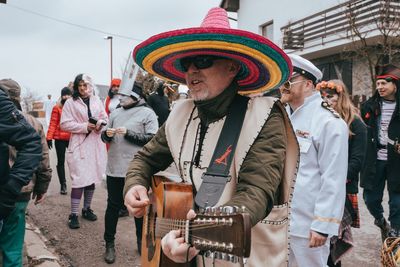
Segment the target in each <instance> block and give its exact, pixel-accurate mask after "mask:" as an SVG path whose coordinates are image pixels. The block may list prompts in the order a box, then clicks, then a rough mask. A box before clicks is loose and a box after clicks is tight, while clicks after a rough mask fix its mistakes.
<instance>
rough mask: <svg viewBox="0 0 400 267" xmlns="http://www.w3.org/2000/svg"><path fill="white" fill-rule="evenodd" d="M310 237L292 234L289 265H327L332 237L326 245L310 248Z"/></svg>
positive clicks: (303, 266) (317, 266)
mask: <svg viewBox="0 0 400 267" xmlns="http://www.w3.org/2000/svg"><path fill="white" fill-rule="evenodd" d="M308 243H309V239H308V238H303V237H297V236H290V252H289V267H325V266H326V264H327V262H328V256H329V244H330V238H328V239H327V240H326V243H325V245H323V246H320V247H317V248H310V247H308Z"/></svg>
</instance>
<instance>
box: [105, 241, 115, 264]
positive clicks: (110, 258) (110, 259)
mask: <svg viewBox="0 0 400 267" xmlns="http://www.w3.org/2000/svg"><path fill="white" fill-rule="evenodd" d="M104 261H105V262H107V263H108V264H111V263H114V262H115V246H114V242H106V253H105V254H104Z"/></svg>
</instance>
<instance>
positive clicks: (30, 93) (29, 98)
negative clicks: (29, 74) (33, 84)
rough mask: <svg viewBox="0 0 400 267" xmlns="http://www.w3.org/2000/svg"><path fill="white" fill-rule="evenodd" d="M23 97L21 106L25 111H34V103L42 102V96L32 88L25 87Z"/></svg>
mask: <svg viewBox="0 0 400 267" xmlns="http://www.w3.org/2000/svg"><path fill="white" fill-rule="evenodd" d="M22 92H23V93H22V96H21V106H22V108H23V110H24V111H26V112H29V111H32V110H33V102H35V101H39V100H41V96H40V95H39V94H38V93H37V92H35V90H33V89H32V88H30V87H24V88H23V91H22Z"/></svg>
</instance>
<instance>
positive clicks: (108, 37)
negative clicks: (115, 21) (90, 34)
mask: <svg viewBox="0 0 400 267" xmlns="http://www.w3.org/2000/svg"><path fill="white" fill-rule="evenodd" d="M104 39H105V40H110V69H111V72H110V75H111V77H110V84H111V81H112V79H113V45H112V43H113V42H112V41H113V37H112V36H105V37H104Z"/></svg>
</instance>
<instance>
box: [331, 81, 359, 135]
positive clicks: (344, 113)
mask: <svg viewBox="0 0 400 267" xmlns="http://www.w3.org/2000/svg"><path fill="white" fill-rule="evenodd" d="M328 83H334V84H335V85H337V86H338V87H342V88H343V90H341V92H339V93H337V94H338V96H339V98H338V102H337V105H336V107H335V110H336V111H337V113H339V115H340V117H341V118H342V119H343V120H344V121H345V122H346V124H347V127H348V128H349V134H350V135H354V133H353V132H352V131H351V130H350V124H351V123H352V122H353V120H354V118H355V117H358V118H360V112H359V110H358V109H357V108H356V107H355V106H354V105H353V102H351V100H350V96H349V93H348V91H347V88H346V85H345V84H344V83H343V82H342V81H341V80H337V79H335V80H329V81H328Z"/></svg>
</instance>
